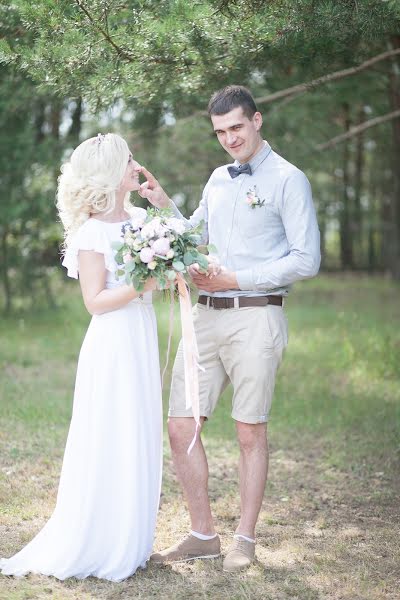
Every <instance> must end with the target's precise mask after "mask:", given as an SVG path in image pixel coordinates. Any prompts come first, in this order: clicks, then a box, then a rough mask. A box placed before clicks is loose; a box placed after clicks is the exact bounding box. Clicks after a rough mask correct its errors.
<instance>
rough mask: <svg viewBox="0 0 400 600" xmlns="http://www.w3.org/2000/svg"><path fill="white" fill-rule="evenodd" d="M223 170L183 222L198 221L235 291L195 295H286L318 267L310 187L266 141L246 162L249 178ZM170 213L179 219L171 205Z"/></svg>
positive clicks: (217, 171) (317, 234)
mask: <svg viewBox="0 0 400 600" xmlns="http://www.w3.org/2000/svg"><path fill="white" fill-rule="evenodd" d="M233 164H234V165H235V166H238V165H239V162H238V161H235V162H234V163H233ZM228 166H229V165H224V166H222V167H218V168H217V169H215V171H214V172H213V173H212V175H211V177H210V179H209V180H208V182H207V185H206V187H205V188H204V192H203V196H202V199H201V202H200V204H199V207H198V208H197V210H196V211H195V212H194V213H193V215H192V216H191V217H190V219H185V221H186V223H187V224H188V226H190V227H194V226H196V225H198V224H199V223H200V221H202V220H204V239H205V242H206V243H210V244H213V245H214V246H216V248H217V250H218V258H219V261H220V262H221V264H222V265H223V266H225V267H226V268H227V269H229V270H230V271H234V272H235V274H236V278H237V281H238V284H239V287H240V289H239V290H227V291H224V292H215V293H214V294H210V293H208V292H201V293H204V294H206V295H211V296H220V297H234V296H240V295H247V296H258V295H265V294H266V293H268V294H279V295H287V294H288V292H289V289H290V285H291V284H292V283H294V282H295V281H298V280H300V279H306V278H308V277H313V276H314V275H316V274H317V273H318V269H319V265H320V260H321V256H320V236H319V230H318V224H317V218H316V214H315V209H314V205H313V201H312V194H311V187H310V184H309V182H308V180H307V178H306V176H305V175H304V173H302V171H300V170H299V169H298V168H297V167H295V166H294V165H292V164H290V163H289V162H288V161H286V160H285V159H284V158H282V157H281V156H279V155H278V154H277V153H276V152H274V151H273V150H272V149H271V147H270V146H269V144H268V143H267V142H264V146H263V147H262V149H261V150H260V151H259V152H258V153H257V154H256V155H255V156H254V157H253V158H252V160H251V161H250V166H251V169H252V174H251V175H248V174H241V175H239V176H238V177H235V178H234V179H232V178H231V176H230V174H229V172H228V168H227V167H228ZM249 192H255V196H256V199H258V200H259V201H260V203H262V205H261V206H256V207H255V208H251V206H250V205H249V204H248V202H247V201H246V198H247V196H248V194H249ZM263 201H264V202H263ZM173 210H174V212H175V214H176V216H179V217H180V218H182V219H184V217H183V215H182V214H181V213H180V212H179V210H178V209H177V207H176V206H175V205H173Z"/></svg>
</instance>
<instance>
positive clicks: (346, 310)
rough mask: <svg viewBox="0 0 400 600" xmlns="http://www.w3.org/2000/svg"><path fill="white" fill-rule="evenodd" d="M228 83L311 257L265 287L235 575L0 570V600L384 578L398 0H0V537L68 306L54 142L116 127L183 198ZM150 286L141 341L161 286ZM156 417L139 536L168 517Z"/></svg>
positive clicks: (396, 260)
mask: <svg viewBox="0 0 400 600" xmlns="http://www.w3.org/2000/svg"><path fill="white" fill-rule="evenodd" d="M230 83H241V84H245V85H248V87H249V88H250V89H251V90H252V92H253V94H254V96H255V97H256V99H257V101H258V105H259V109H260V111H261V112H262V114H263V117H264V126H263V133H264V137H265V138H266V139H267V140H268V141H269V143H270V144H271V145H272V147H273V148H274V149H275V150H276V151H277V152H278V153H280V154H281V155H282V156H284V157H285V158H286V159H288V160H289V161H291V162H293V163H294V164H295V165H296V166H298V167H299V168H301V169H302V170H303V171H304V172H305V173H306V175H307V176H308V178H309V179H310V181H311V184H312V188H313V195H314V201H315V205H316V208H317V211H318V220H319V225H320V229H321V246H322V248H321V249H322V256H323V262H322V270H321V274H320V275H319V276H318V277H317V278H315V279H314V280H312V281H306V282H301V283H299V284H297V285H295V286H294V290H293V291H292V292H291V294H290V297H289V299H288V302H287V303H286V306H285V311H286V313H287V315H288V320H289V325H290V327H289V329H290V343H289V346H288V350H287V352H286V355H285V360H284V361H283V364H282V367H281V370H280V373H279V377H278V381H277V387H276V390H275V395H274V405H273V414H272V417H273V418H272V419H271V423H270V424H269V440H270V477H269V482H268V485H267V492H266V496H265V502H264V504H263V508H262V511H261V514H260V519H259V524H258V530H257V540H258V543H257V559H258V560H257V561H256V562H255V563H254V564H253V565H252V567H251V568H250V569H249V571H246V572H245V573H244V574H238V575H237V576H234V577H232V576H231V575H230V574H226V573H223V571H222V561H221V559H217V560H216V561H209V562H207V561H196V562H195V563H194V564H193V565H192V564H184V565H173V566H172V567H170V568H168V569H156V568H155V567H154V566H153V567H151V566H150V567H149V568H148V569H146V570H144V571H143V572H140V573H136V574H135V576H134V577H131V578H129V579H128V580H126V581H125V582H122V583H119V584H117V583H115V584H111V583H109V582H105V581H99V580H97V579H95V578H89V579H88V580H84V581H78V580H74V579H71V580H68V581H66V582H58V581H56V580H54V579H52V578H46V577H41V576H30V577H28V578H22V579H14V578H7V577H0V600H26V599H28V598H35V599H36V598H37V599H40V600H42V599H43V598H50V597H51V598H55V599H56V600H72V599H73V600H76V599H77V598H79V600H99V599H106V600H111V599H117V598H118V599H122V598H138V599H139V598H140V599H145V600H147V599H149V598H157V600H170V599H171V598H174V599H176V600H189V599H194V598H196V600H197V599H198V598H202V599H207V600H226V599H227V598H229V599H230V600H247V599H248V598H251V599H252V600H289V599H290V600H294V599H299V600H327V599H328V600H344V599H345V600H395V599H396V600H397V598H398V590H399V588H400V580H399V570H398V565H399V561H400V541H399V540H400V535H399V533H400V531H399V522H400V515H399V504H398V498H399V493H400V489H399V484H400V480H399V464H400V462H399V461H400V432H399V423H400V328H399V323H400V303H399V301H398V298H399V289H400V169H399V165H400V1H399V0H205V1H201V2H200V1H197V0H191V1H189V0H53V1H50V0H35V1H32V0H11V1H10V0H0V184H1V185H0V311H1V319H0V557H2V556H11V555H13V554H14V553H15V552H17V551H18V550H19V549H20V548H22V547H23V546H24V545H25V544H26V543H27V542H28V541H29V540H30V539H32V537H33V536H34V535H35V534H36V533H37V532H38V531H39V530H40V529H41V528H42V527H43V525H44V523H45V522H46V520H47V519H48V518H49V516H50V515H51V512H52V510H53V508H54V504H55V501H56V493H57V486H58V480H59V473H60V468H61V461H62V456H63V450H64V446H65V440H66V436H67V432H68V425H69V421H70V416H71V406H72V398H73V386H74V377H75V372H76V363H77V356H78V353H79V348H80V345H81V343H82V338H83V336H84V332H85V329H86V327H87V325H88V322H89V319H90V316H89V315H88V314H87V313H86V311H85V308H84V306H83V303H82V300H81V296H80V292H79V285H78V284H77V282H76V281H71V280H68V278H67V277H66V275H65V273H64V269H62V268H61V265H60V262H61V254H60V246H61V242H62V228H61V225H60V223H59V222H58V220H57V214H56V209H55V192H56V186H57V177H58V175H59V172H60V165H61V163H62V162H63V161H64V160H67V159H68V157H69V155H70V154H71V152H72V150H73V148H74V147H75V146H76V145H77V144H78V143H79V142H80V141H81V140H83V139H85V138H87V137H90V136H93V135H97V133H98V132H102V133H105V132H107V131H114V132H117V133H120V134H121V135H123V136H124V137H125V138H126V139H127V140H128V142H129V144H130V147H131V149H132V151H133V154H134V156H135V158H136V159H137V160H138V161H139V162H140V163H142V164H144V165H145V166H147V167H148V168H150V169H151V170H152V171H153V172H154V173H155V175H156V176H157V177H158V178H159V180H160V182H161V183H162V185H163V186H164V187H165V189H166V190H167V191H168V193H169V194H170V196H172V197H173V198H174V200H175V201H176V202H177V204H179V206H180V208H181V210H182V211H183V212H184V213H185V214H186V215H189V214H190V213H191V211H192V210H193V209H194V208H195V207H196V206H197V204H198V202H199V199H200V197H201V193H202V189H203V186H204V185H205V183H206V181H207V179H208V177H209V175H210V174H211V172H212V171H213V170H214V168H215V167H216V166H218V165H221V164H224V163H226V162H230V159H229V157H228V156H227V155H226V154H225V153H224V151H223V150H222V149H221V147H220V146H219V143H218V141H217V140H216V139H215V136H214V134H213V132H212V128H211V124H210V122H209V119H208V117H207V114H206V111H205V108H206V106H207V102H208V99H209V97H210V95H211V94H212V93H213V92H214V91H215V90H216V89H219V88H221V87H222V86H224V85H226V84H230ZM133 199H134V201H135V203H136V204H139V205H144V204H143V202H142V200H141V199H140V198H139V197H138V196H136V197H135V198H133ZM155 308H156V312H157V319H158V325H159V340H160V356H161V360H162V364H163V363H164V361H165V356H166V349H167V338H168V321H169V312H168V303H167V302H163V300H162V299H161V298H158V299H156V302H155ZM175 322H176V326H175V329H174V334H173V339H172V347H171V356H173V355H174V353H175V351H176V347H177V343H178V340H179V335H180V332H179V319H175ZM170 362H172V361H170ZM169 381H170V370H168V371H167V373H166V378H165V385H164V400H165V406H167V398H168V385H169ZM230 401H231V390H230V389H229V388H228V390H227V392H226V393H225V394H224V395H223V397H222V398H221V400H220V402H219V403H218V407H217V410H216V412H215V414H214V415H213V419H210V421H209V423H207V427H206V428H205V431H204V433H203V434H202V435H203V441H204V444H205V446H206V448H207V451H208V457H209V465H210V497H211V501H212V507H213V512H214V514H215V516H216V522H217V527H218V531H219V533H220V535H221V539H222V544H223V552H225V551H226V548H227V546H228V545H229V543H230V538H231V535H232V531H233V530H234V526H235V523H236V521H237V516H238V514H239V497H238V493H237V490H238V482H237V461H238V449H237V444H236V442H235V431H234V424H233V421H232V419H231V418H230ZM164 437H165V448H164V450H165V452H164V479H163V494H162V498H161V510H160V513H159V519H158V526H157V535H156V540H155V548H156V549H160V548H164V547H166V546H168V545H170V544H172V543H175V542H176V540H177V539H178V537H179V536H181V535H183V534H184V533H185V532H186V531H187V530H188V527H189V522H188V516H187V510H186V507H185V504H184V502H183V501H182V495H181V492H180V489H179V486H178V485H177V482H176V477H175V474H174V471H173V468H172V463H171V457H170V452H169V446H168V441H167V439H166V437H167V436H166V435H165V436H164ZM228 575H229V576H228Z"/></svg>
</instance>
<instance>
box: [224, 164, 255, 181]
mask: <svg viewBox="0 0 400 600" xmlns="http://www.w3.org/2000/svg"><path fill="white" fill-rule="evenodd" d="M228 171H229V175H230V176H231V177H232V179H235V177H238V176H239V175H241V174H242V173H246V175H251V166H250V165H249V163H244V165H239V166H238V167H234V166H231V167H228Z"/></svg>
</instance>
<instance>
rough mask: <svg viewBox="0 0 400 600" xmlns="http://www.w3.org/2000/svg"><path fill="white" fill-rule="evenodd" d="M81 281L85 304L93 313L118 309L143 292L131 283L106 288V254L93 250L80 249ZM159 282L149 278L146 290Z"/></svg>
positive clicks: (97, 313)
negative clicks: (138, 290)
mask: <svg viewBox="0 0 400 600" xmlns="http://www.w3.org/2000/svg"><path fill="white" fill-rule="evenodd" d="M78 262H79V281H80V284H81V290H82V296H83V301H84V303H85V306H86V308H87V310H88V312H89V313H90V314H91V315H101V314H103V313H105V312H110V311H112V310H117V309H118V308H121V307H122V306H125V304H128V302H130V301H131V300H134V299H135V298H137V297H138V296H139V294H141V293H142V292H137V291H136V290H135V288H134V287H133V286H131V285H121V286H119V287H117V288H114V289H110V290H108V289H106V269H105V267H104V256H103V254H100V253H99V252H93V251H92V250H80V251H79V255H78ZM156 286H157V282H156V280H155V279H153V278H151V279H149V280H148V281H147V282H146V284H145V287H144V291H145V292H150V291H151V290H155V289H156Z"/></svg>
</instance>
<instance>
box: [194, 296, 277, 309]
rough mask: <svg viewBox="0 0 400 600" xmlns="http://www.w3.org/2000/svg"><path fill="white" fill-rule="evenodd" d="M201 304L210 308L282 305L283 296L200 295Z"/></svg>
mask: <svg viewBox="0 0 400 600" xmlns="http://www.w3.org/2000/svg"><path fill="white" fill-rule="evenodd" d="M197 302H198V303H199V304H204V305H205V306H208V307H209V308H216V309H220V308H242V307H244V306H267V304H273V305H274V306H282V304H283V297H282V296H271V295H270V296H236V298H216V297H215V296H199V299H198V300H197Z"/></svg>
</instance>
